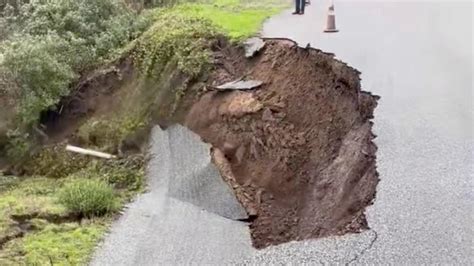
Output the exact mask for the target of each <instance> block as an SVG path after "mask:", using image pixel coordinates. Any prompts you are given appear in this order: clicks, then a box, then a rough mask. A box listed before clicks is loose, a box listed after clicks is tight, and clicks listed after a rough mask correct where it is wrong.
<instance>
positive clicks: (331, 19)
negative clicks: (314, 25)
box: [324, 3, 339, 32]
mask: <svg viewBox="0 0 474 266" xmlns="http://www.w3.org/2000/svg"><path fill="white" fill-rule="evenodd" d="M338 31H339V30H338V29H336V13H335V12H334V3H331V5H330V6H329V9H328V19H327V23H326V29H325V30H324V32H338Z"/></svg>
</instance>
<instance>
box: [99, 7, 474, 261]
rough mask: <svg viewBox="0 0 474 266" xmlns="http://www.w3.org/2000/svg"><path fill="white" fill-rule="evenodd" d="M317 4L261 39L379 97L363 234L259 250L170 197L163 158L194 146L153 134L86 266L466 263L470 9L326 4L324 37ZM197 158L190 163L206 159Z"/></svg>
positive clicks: (236, 231)
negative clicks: (288, 45)
mask: <svg viewBox="0 0 474 266" xmlns="http://www.w3.org/2000/svg"><path fill="white" fill-rule="evenodd" d="M323 2H324V3H323ZM325 4H326V1H320V0H313V1H312V5H311V6H309V7H308V8H307V10H306V14H305V15H304V16H292V15H291V14H290V13H291V12H290V11H285V12H283V13H282V14H281V15H278V16H275V17H273V18H272V19H270V20H269V21H268V22H267V23H266V24H265V27H264V29H263V35H264V36H265V37H286V38H291V39H294V40H295V41H297V42H298V43H299V44H300V45H301V46H306V44H307V43H311V45H312V46H314V47H317V48H320V49H322V50H324V51H327V52H333V53H335V54H336V56H337V57H338V58H340V59H342V60H343V61H345V62H347V63H349V64H350V65H352V66H354V67H356V68H357V69H359V70H360V71H361V72H362V86H363V89H365V90H368V91H372V92H374V93H376V94H378V95H380V96H382V99H381V100H380V103H379V107H378V108H377V110H376V114H375V116H376V118H375V128H374V130H375V133H376V134H377V135H378V137H377V139H376V144H377V145H378V147H379V150H378V153H377V156H378V160H377V162H378V171H379V173H380V178H381V182H380V183H379V185H378V187H377V197H376V201H375V204H374V205H373V206H371V207H369V208H368V210H367V216H368V221H369V226H370V227H371V228H372V229H371V230H368V231H365V232H363V233H361V234H353V235H345V236H341V237H330V238H325V239H319V240H310V241H302V242H291V243H287V244H283V245H279V246H273V247H270V248H267V249H264V250H260V251H257V250H255V249H253V248H252V247H251V244H250V236H249V232H248V229H247V227H246V225H245V223H242V222H236V221H232V220H229V219H225V218H223V217H221V216H219V215H216V214H215V213H212V212H209V211H206V210H203V208H199V207H197V206H195V205H193V204H190V203H189V194H188V196H187V198H186V199H187V200H186V201H184V200H182V199H180V198H179V197H174V196H173V195H170V193H169V189H170V185H169V178H170V176H173V175H174V173H173V172H174V170H173V169H174V167H173V165H174V164H173V162H172V160H177V158H178V159H179V158H181V159H183V160H184V159H186V158H190V157H191V158H192V157H193V155H197V154H198V153H199V154H200V152H197V151H194V149H190V150H187V149H186V147H187V146H186V145H189V143H194V142H192V141H191V142H190V139H189V136H188V134H174V133H171V135H170V132H168V131H162V130H159V129H155V130H154V134H153V136H154V141H153V146H152V152H153V154H154V155H155V159H154V160H153V161H152V162H151V164H150V169H149V171H150V180H149V182H150V185H149V187H150V191H149V192H148V193H145V194H143V195H141V196H140V197H139V198H138V199H137V200H136V201H135V202H133V203H131V204H130V206H129V208H128V209H127V211H126V212H125V214H124V215H123V216H122V217H121V218H120V219H119V220H118V221H117V222H116V224H114V226H113V227H112V230H111V233H110V234H109V235H108V236H107V238H106V239H105V241H104V243H103V244H102V245H101V247H100V248H99V249H98V250H97V252H96V254H95V256H94V259H93V261H92V265H161V264H163V265H167V264H169V265H183V264H197V265H203V264H206V265H223V264H224V265H225V264H290V263H291V264H302V263H306V264H364V265H365V264H371V265H373V264H409V265H416V264H449V265H469V264H471V263H472V259H473V245H472V243H473V231H472V225H473V224H474V223H473V213H472V206H473V203H474V202H473V184H472V179H473V177H474V171H473V165H474V161H473V146H474V145H473V144H474V138H473V128H474V126H473V121H474V119H473V113H474V108H473V101H474V99H473V94H472V91H473V83H472V76H473V68H472V60H473V51H472V45H473V40H472V38H473V37H472V36H473V26H472V25H473V23H472V16H473V12H474V4H473V3H472V2H471V1H420V2H413V1H396V2H389V1H356V0H336V1H335V8H336V19H337V26H338V28H339V30H340V32H339V33H336V34H324V33H322V30H323V28H324V23H325V11H326V6H325ZM180 136H181V137H182V138H184V139H182V140H181V139H179V138H180ZM186 136H188V137H186ZM173 138H175V140H172V139H173ZM176 138H178V139H176ZM170 142H173V143H175V144H173V146H176V145H182V146H180V147H175V148H173V149H172V148H170V146H171V145H170ZM195 144H196V145H198V143H197V142H196V143H195ZM193 145H194V144H193ZM195 152H196V153H195ZM196 163H197V164H196V165H189V167H190V169H191V168H192V167H199V165H201V166H203V165H205V164H203V163H202V162H196ZM198 164H199V165H198ZM180 171H185V170H183V169H181V170H180ZM201 200H202V199H201ZM202 206H207V205H206V204H203V205H202ZM209 206H211V205H209Z"/></svg>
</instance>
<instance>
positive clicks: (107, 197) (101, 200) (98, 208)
mask: <svg viewBox="0 0 474 266" xmlns="http://www.w3.org/2000/svg"><path fill="white" fill-rule="evenodd" d="M59 202H60V203H61V204H63V205H64V206H65V207H66V208H67V209H68V210H69V211H70V212H72V213H76V214H78V215H81V216H84V217H93V216H102V215H105V214H107V213H110V212H113V211H114V210H116V209H117V208H118V200H117V198H116V197H115V195H114V191H113V189H112V187H110V186H109V185H108V184H107V183H105V182H104V181H102V180H94V179H78V180H74V181H72V182H71V183H69V184H66V185H65V186H64V187H63V188H62V189H61V190H60V191H59Z"/></svg>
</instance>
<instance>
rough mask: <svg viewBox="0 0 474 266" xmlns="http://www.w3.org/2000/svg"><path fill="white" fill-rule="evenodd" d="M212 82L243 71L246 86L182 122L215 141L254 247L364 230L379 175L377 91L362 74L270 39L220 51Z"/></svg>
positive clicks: (195, 109) (201, 103)
mask: <svg viewBox="0 0 474 266" xmlns="http://www.w3.org/2000/svg"><path fill="white" fill-rule="evenodd" d="M216 61H217V62H218V64H217V66H218V67H217V69H216V71H214V73H213V74H212V75H211V78H210V80H211V81H212V84H211V87H212V85H219V84H220V83H222V82H226V81H230V80H233V79H235V78H241V77H244V78H245V79H254V80H260V81H263V82H264V85H263V86H262V87H260V88H258V89H254V90H250V91H226V92H221V91H215V90H211V91H210V92H207V93H205V94H204V95H202V96H201V97H200V98H199V100H198V101H197V102H196V103H195V104H194V105H193V106H192V108H191V110H190V112H189V113H188V115H187V117H186V121H185V125H186V126H188V127H189V128H190V129H192V130H193V131H195V132H196V133H197V134H199V135H200V136H201V137H202V139H203V140H204V141H205V142H208V143H211V144H212V146H213V147H214V149H213V158H214V161H215V163H216V164H217V165H218V166H219V168H220V170H221V173H222V175H223V176H224V178H225V179H226V180H227V181H228V182H229V183H230V184H231V186H232V187H233V188H234V191H235V192H236V194H237V197H238V199H239V200H240V202H241V203H242V204H243V205H244V207H246V209H247V211H248V213H249V214H250V215H251V216H252V219H251V224H250V229H251V236H252V240H253V243H254V246H255V247H257V248H263V247H266V246H269V245H273V244H279V243H284V242H287V241H292V240H302V239H308V238H317V237H325V236H329V235H341V234H345V233H351V232H359V231H361V230H364V229H367V228H368V224H367V221H366V218H365V215H364V209H365V207H366V206H368V205H370V204H371V203H372V201H373V200H374V197H375V191H376V185H377V183H378V175H377V172H376V167H375V152H376V146H375V145H374V143H373V142H372V140H373V139H374V137H375V136H374V135H373V134H372V132H371V128H372V122H371V121H370V119H371V118H372V117H373V111H374V108H375V107H376V105H377V99H378V97H377V96H372V95H371V94H370V93H367V92H363V91H361V88H360V79H359V74H360V73H359V72H358V71H357V70H355V69H353V68H351V67H349V66H347V65H346V64H344V63H342V62H340V61H337V60H335V59H334V58H333V55H330V54H325V53H323V52H321V51H319V50H316V49H304V48H299V47H297V46H296V45H295V43H293V42H291V41H288V40H267V41H266V47H265V48H264V49H263V50H262V51H260V54H259V55H257V56H256V57H254V58H252V59H250V60H247V59H245V58H244V57H243V54H242V53H241V54H239V53H237V54H236V53H235V52H229V51H227V52H226V51H223V52H221V53H219V54H217V55H216Z"/></svg>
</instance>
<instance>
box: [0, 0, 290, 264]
mask: <svg viewBox="0 0 474 266" xmlns="http://www.w3.org/2000/svg"><path fill="white" fill-rule="evenodd" d="M46 2H47V3H48V4H45V3H46ZM99 2H100V3H101V6H98V7H97V6H94V5H95V4H98V3H99ZM99 2H97V1H92V0H81V1H77V0H74V1H72V0H61V1H59V0H58V1H49V2H48V1H35V0H32V1H30V5H31V6H29V9H28V8H25V10H24V11H22V12H23V13H18V12H17V11H15V12H10V11H11V10H10V11H8V10H9V9H8V8H6V9H7V11H8V12H3V14H2V16H1V17H0V24H1V23H4V24H3V25H5V23H6V24H8V27H6V28H4V29H5V30H6V32H7V35H8V36H7V37H6V39H5V40H3V41H1V42H0V114H1V115H0V158H6V157H8V159H9V161H10V162H21V163H20V164H19V167H18V169H19V170H18V171H17V174H18V177H12V176H3V175H2V173H1V171H0V265H23V264H31V265H43V264H51V263H53V264H54V265H56V264H58V265H83V264H85V263H86V262H87V261H88V259H89V258H90V255H91V253H92V252H93V249H94V247H95V245H96V243H97V241H99V240H100V239H101V238H102V236H103V234H104V233H105V232H106V229H107V226H108V225H110V223H111V221H113V219H114V217H116V215H117V212H118V210H120V208H121V206H122V205H123V204H124V203H125V202H127V201H129V200H130V199H131V198H133V196H134V195H136V193H140V192H141V191H143V189H144V171H143V169H144V167H143V166H144V163H145V159H144V156H143V155H141V154H140V151H134V152H133V153H128V154H126V155H122V156H121V159H119V160H112V161H103V160H96V159H91V158H89V157H84V156H81V155H73V154H70V153H67V152H65V151H64V143H62V140H63V139H58V141H59V143H56V144H55V143H52V144H51V143H50V145H48V146H45V147H42V146H40V145H38V139H40V137H41V134H40V133H38V132H41V131H44V130H45V129H44V128H43V127H42V125H40V124H39V122H40V121H41V119H40V117H41V114H42V113H44V112H45V110H56V111H58V109H61V108H62V107H61V106H57V103H58V102H60V101H61V99H62V98H64V97H68V96H69V95H70V94H71V92H72V93H75V91H74V89H73V88H78V86H79V87H80V84H79V85H78V81H82V82H83V78H84V77H87V76H88V75H89V74H90V73H96V72H97V71H95V70H94V69H97V68H99V69H102V67H101V66H102V65H104V64H105V65H107V66H110V67H109V68H110V69H111V70H110V71H111V72H110V73H112V74H111V75H115V77H116V78H115V79H110V80H108V81H113V82H116V83H117V84H112V85H111V86H112V87H114V92H113V93H112V94H110V95H107V96H106V97H104V98H103V99H102V98H100V101H99V100H98V103H97V106H98V107H97V109H95V110H94V112H93V113H90V114H88V115H87V116H86V117H84V118H83V119H82V120H81V121H76V122H77V123H76V124H77V128H74V131H72V132H73V135H72V136H71V139H70V140H69V141H72V142H74V143H78V144H81V146H83V147H88V148H93V149H98V150H102V151H106V152H111V153H118V152H120V151H121V149H122V148H123V146H126V145H127V141H129V140H130V139H134V138H143V136H140V134H142V133H143V132H142V131H145V130H146V128H147V124H148V123H149V122H150V121H151V118H152V116H153V115H156V114H157V113H158V114H159V113H160V112H163V110H165V109H167V108H168V107H165V106H164V105H162V103H164V102H165V100H163V99H164V98H167V97H171V98H172V99H171V101H169V102H171V103H172V104H171V105H173V103H176V102H178V101H179V99H180V98H181V97H182V96H183V95H184V94H185V93H186V85H183V84H190V83H191V80H193V82H199V77H200V76H202V75H203V74H205V73H206V72H207V71H208V69H209V68H210V67H212V62H211V61H210V60H209V59H210V58H209V54H210V51H209V43H211V42H212V41H213V39H214V38H216V37H217V36H222V35H224V36H227V37H228V38H229V39H232V40H233V41H235V42H239V41H241V40H243V39H245V38H247V37H250V36H252V35H254V34H257V33H258V31H259V29H260V27H261V24H262V23H263V21H264V20H265V19H266V18H267V17H269V16H271V15H273V14H275V13H277V12H279V11H280V10H282V8H284V7H285V6H286V4H285V3H286V2H287V1H284V0H265V1H250V0H217V1H194V2H193V3H179V4H177V5H172V4H173V3H174V1H165V2H166V3H165V4H167V7H161V8H155V9H148V10H145V11H143V12H141V13H137V12H136V11H134V10H132V9H130V7H129V6H127V5H123V4H122V3H121V2H120V1H115V0H107V1H99ZM149 2H150V1H149ZM157 2H160V3H161V4H162V3H163V2H161V1H151V2H150V3H148V4H149V5H150V4H156V3H157ZM179 2H182V1H179ZM168 5H171V7H168ZM3 9H4V10H5V8H3ZM9 12H10V13H9ZM59 14H61V15H59ZM64 14H67V15H64ZM124 57H125V59H124ZM117 58H118V59H117ZM117 60H126V61H127V60H128V61H130V62H132V63H131V65H127V66H128V67H129V68H132V69H125V70H123V69H122V70H120V69H115V68H116V66H115V63H114V62H116V61H117ZM102 72H104V71H103V70H100V71H98V73H99V74H101V73H102ZM127 73H128V74H127ZM124 75H128V76H126V77H124ZM99 77H101V76H100V75H99ZM175 79H179V81H180V82H179V83H176V82H174V81H176V80H175ZM81 84H82V83H81ZM91 84H94V83H93V82H92V83H91ZM175 84H181V86H178V87H176V86H174V85H175ZM91 88H92V91H94V90H98V88H94V87H93V86H92V87H91ZM102 100H104V101H102ZM2 108H3V109H2ZM55 108H56V109H55ZM170 108H171V109H173V108H174V107H173V106H171V107H170ZM65 109H66V108H65ZM168 109H169V108H168ZM56 111H55V112H56ZM63 112H65V111H63ZM76 124H75V125H76ZM38 134H39V135H38ZM137 135H138V137H137ZM137 153H138V154H137ZM0 166H1V160H0ZM84 195H94V196H96V195H97V196H98V197H97V198H94V200H90V198H91V197H92V196H91V197H89V196H88V197H84Z"/></svg>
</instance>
